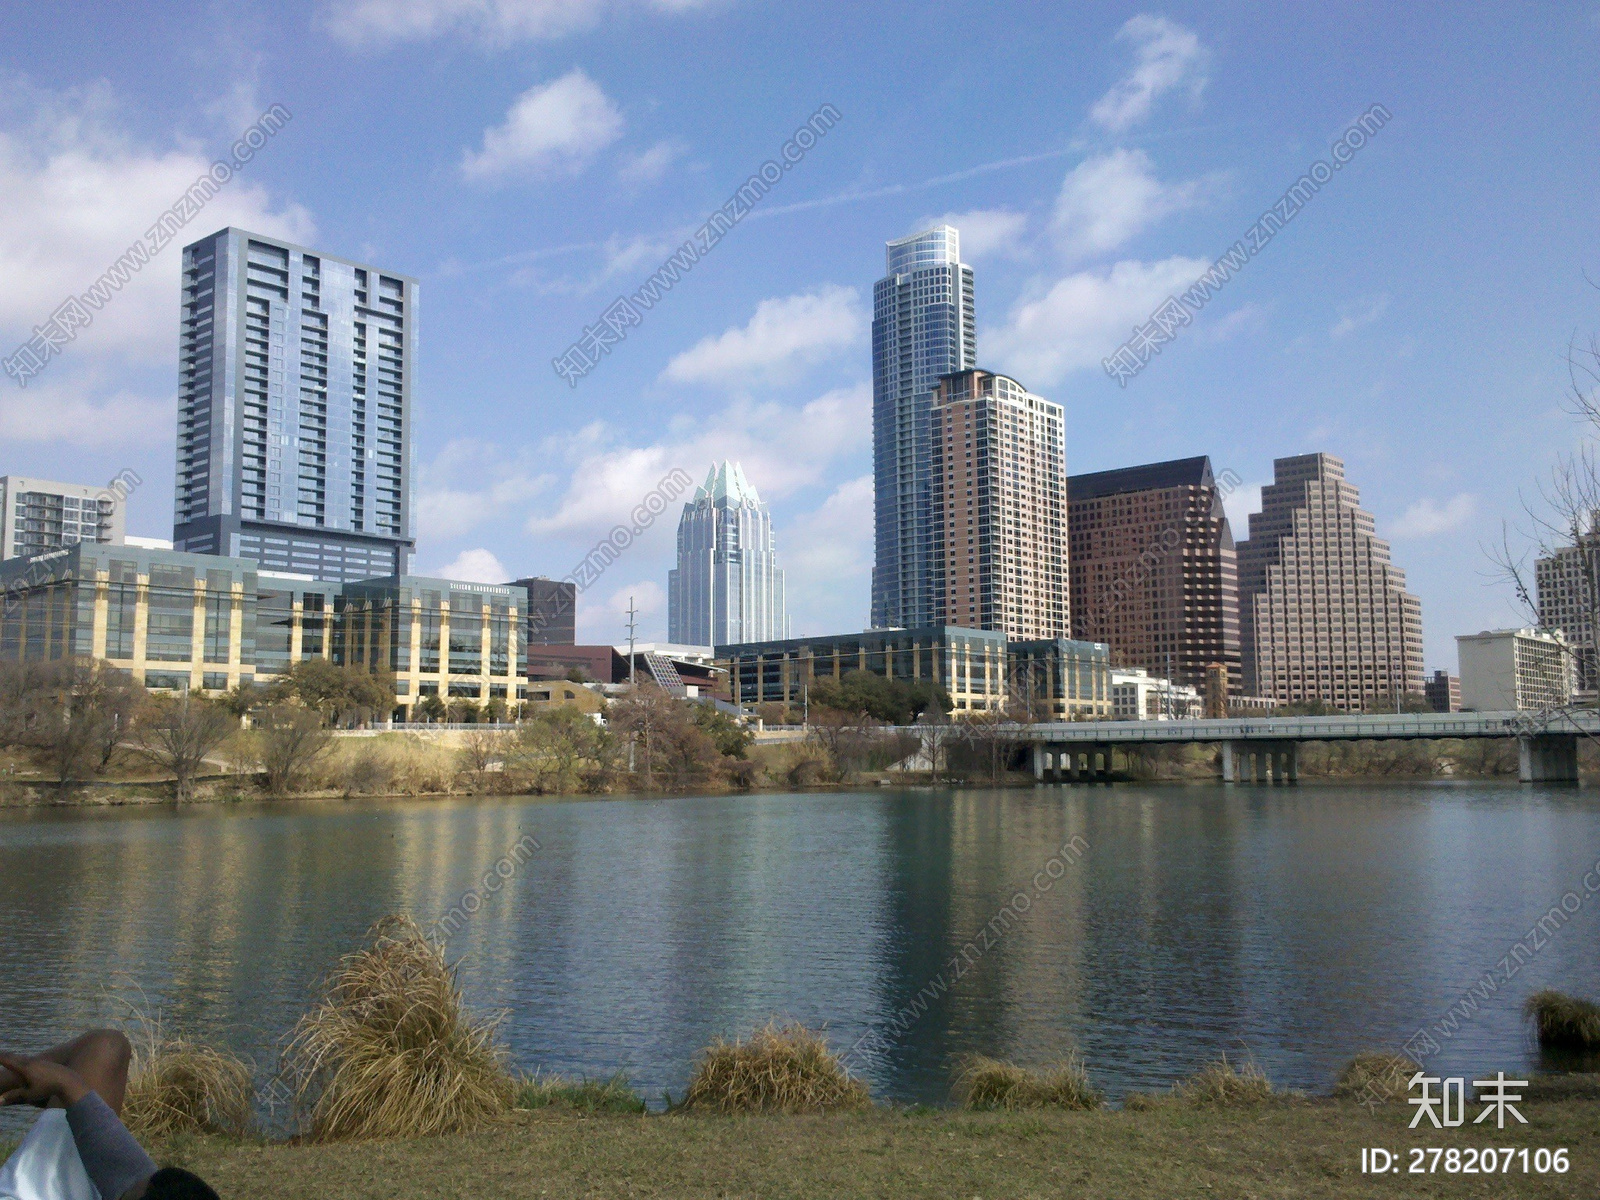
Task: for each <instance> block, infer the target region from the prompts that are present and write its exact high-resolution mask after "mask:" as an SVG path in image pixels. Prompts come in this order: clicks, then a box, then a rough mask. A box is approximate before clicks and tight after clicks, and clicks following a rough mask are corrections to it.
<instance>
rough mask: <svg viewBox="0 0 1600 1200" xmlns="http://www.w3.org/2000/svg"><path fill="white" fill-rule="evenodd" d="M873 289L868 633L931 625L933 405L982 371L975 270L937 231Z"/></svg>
mask: <svg viewBox="0 0 1600 1200" xmlns="http://www.w3.org/2000/svg"><path fill="white" fill-rule="evenodd" d="M886 257H887V268H888V273H887V274H886V275H885V276H884V277H883V278H882V279H880V280H878V282H877V284H876V285H874V287H873V289H872V478H873V488H872V503H873V525H874V532H873V548H874V559H873V568H872V614H871V621H872V626H873V628H875V629H889V628H901V629H909V628H917V627H921V626H924V625H929V624H932V623H933V621H934V616H933V614H934V611H935V607H936V603H935V590H934V584H933V578H932V575H933V572H932V564H933V558H934V555H935V545H934V540H933V539H934V535H935V534H936V533H937V529H936V528H935V527H934V525H933V517H932V507H933V500H932V479H931V474H932V469H933V458H932V456H933V446H932V406H933V389H934V386H935V385H936V384H937V383H938V381H939V378H940V376H942V375H949V374H951V373H953V372H956V371H965V370H968V369H970V368H972V367H974V366H976V365H977V361H978V348H977V332H976V329H975V327H974V323H973V299H972V268H971V267H969V266H967V265H966V264H964V263H963V262H962V261H961V235H960V234H959V233H958V232H957V231H956V230H954V229H952V228H951V227H950V226H948V225H937V226H935V227H934V228H932V229H928V230H924V231H923V232H921V233H916V234H913V235H911V236H910V237H906V238H901V239H900V240H899V241H895V242H890V243H889V244H888V249H887V256H886Z"/></svg>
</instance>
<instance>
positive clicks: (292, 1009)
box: [0, 784, 1600, 1102]
mask: <svg viewBox="0 0 1600 1200" xmlns="http://www.w3.org/2000/svg"><path fill="white" fill-rule="evenodd" d="M525 834H531V835H532V836H533V837H534V838H536V839H537V840H538V842H539V845H540V849H539V850H538V851H537V852H536V853H534V854H533V856H532V858H531V859H529V860H528V861H527V862H525V863H524V864H522V865H521V866H520V867H518V868H517V869H516V871H515V873H514V874H513V876H512V878H511V879H510V880H509V882H507V883H506V884H505V885H504V887H503V888H502V889H501V890H500V891H499V892H498V893H496V894H493V895H491V896H489V897H488V898H487V899H486V900H485V901H484V903H483V904H482V906H481V907H480V908H479V909H478V911H476V912H475V913H474V914H472V915H471V916H470V917H468V918H467V919H466V921H465V923H464V924H463V925H462V926H461V928H460V929H459V931H458V932H456V933H455V934H454V935H453V936H452V937H451V939H450V943H449V950H450V954H451V955H452V957H459V958H460V959H461V964H462V966H461V971H462V980H463V984H464V986H465V988H466V990H467V992H468V994H469V996H470V998H471V1000H472V1001H473V1002H474V1003H475V1004H477V1005H480V1006H483V1007H487V1008H503V1009H505V1010H507V1014H508V1015H507V1018H506V1024H505V1026H504V1031H505V1035H506V1039H507V1041H508V1043H509V1045H510V1047H511V1051H512V1054H513V1056H514V1058H515V1060H516V1062H517V1065H518V1066H519V1067H521V1068H523V1069H527V1070H532V1069H533V1068H535V1067H541V1068H544V1069H546V1070H555V1071H562V1072H584V1073H587V1074H589V1075H609V1074H611V1073H612V1072H615V1071H617V1070H626V1071H628V1072H629V1073H630V1074H631V1075H632V1077H633V1079H634V1080H635V1082H636V1083H637V1084H639V1085H640V1086H642V1087H643V1088H644V1089H646V1090H647V1092H648V1093H649V1094H650V1095H651V1096H653V1097H657V1096H659V1095H660V1093H661V1092H662V1091H663V1090H664V1089H671V1090H672V1091H674V1092H677V1091H679V1090H680V1089H681V1088H682V1087H683V1084H684V1080H685V1078H686V1076H687V1074H688V1070H689V1064H690V1061H691V1059H692V1057H693V1055H694V1052H695V1051H696V1050H697V1049H698V1048H699V1047H701V1046H703V1045H704V1044H705V1043H706V1042H707V1041H708V1040H709V1039H710V1038H711V1037H713V1036H714V1035H718V1034H736V1033H739V1032H741V1031H748V1030H749V1029H750V1028H751V1027H752V1026H753V1025H755V1024H758V1023H760V1022H763V1021H765V1020H766V1019H767V1018H768V1017H769V1016H773V1015H777V1016H780V1017H793V1018H796V1019H799V1020H802V1021H805V1022H807V1023H808V1024H815V1025H824V1024H825V1025H826V1026H827V1027H828V1029H829V1031H830V1036H831V1037H832V1039H833V1041H834V1043H835V1045H836V1046H838V1047H840V1048H848V1047H851V1046H859V1047H860V1048H859V1049H858V1050H856V1051H855V1052H854V1054H853V1062H854V1063H855V1064H856V1065H857V1066H858V1068H859V1069H860V1071H861V1072H862V1073H864V1074H865V1075H866V1076H867V1077H868V1078H869V1079H870V1080H871V1082H872V1084H873V1088H874V1092H875V1093H876V1094H877V1095H879V1096H880V1097H888V1098H894V1099H899V1100H905V1101H912V1100H922V1101H933V1102H937V1101H941V1100H943V1099H944V1098H945V1097H946V1096H947V1094H948V1089H949V1079H950V1064H951V1062H952V1061H953V1060H954V1059H955V1058H956V1057H957V1056H959V1055H960V1054H962V1053H965V1052H969V1051H981V1052H983V1053H986V1054H993V1055H998V1056H1002V1057H1007V1058H1014V1059H1018V1060H1022V1061H1031V1062H1046V1061H1049V1060H1052V1059H1055V1058H1059V1057H1060V1056H1062V1055H1064V1054H1065V1053H1067V1052H1068V1051H1069V1050H1070V1049H1071V1048H1073V1047H1076V1048H1077V1049H1078V1050H1079V1051H1080V1052H1081V1053H1082V1054H1083V1056H1084V1058H1085V1059H1086V1061H1087V1062H1088V1064H1089V1067H1090V1070H1091V1072H1092V1074H1093V1075H1094V1077H1095V1078H1096V1081H1097V1082H1098V1083H1100V1084H1101V1086H1102V1087H1104V1088H1105V1089H1106V1090H1107V1091H1108V1092H1110V1093H1111V1094H1112V1095H1113V1096H1115V1095H1118V1094H1120V1093H1121V1092H1123V1091H1126V1090H1127V1089H1130V1088H1149V1087H1159V1086H1164V1085H1165V1084H1166V1083H1168V1082H1170V1081H1171V1080H1172V1079H1174V1078H1176V1077H1178V1076H1181V1075H1183V1074H1185V1073H1187V1072H1189V1071H1191V1070H1192V1069H1194V1068H1195V1067H1196V1066H1198V1065H1199V1064H1201V1063H1203V1062H1204V1061H1206V1060H1209V1059H1212V1058H1214V1057H1216V1056H1217V1055H1218V1054H1221V1053H1223V1052H1227V1053H1228V1054H1229V1055H1230V1056H1243V1055H1246V1054H1252V1055H1254V1056H1255V1057H1256V1059H1257V1060H1259V1061H1260V1062H1261V1064H1262V1065H1263V1066H1264V1067H1265V1069H1266V1070H1267V1071H1268V1073H1269V1074H1271V1075H1272V1076H1273V1077H1274V1078H1275V1079H1276V1080H1277V1081H1278V1082H1279V1083H1281V1084H1284V1085H1287V1086H1296V1087H1303V1088H1310V1089H1326V1088H1327V1086H1328V1085H1329V1084H1330V1082H1331V1080H1332V1077H1333V1075H1334V1073H1335V1072H1336V1071H1337V1069H1338V1067H1339V1066H1340V1064H1342V1063H1343V1062H1344V1061H1345V1060H1347V1059H1348V1058H1349V1057H1350V1056H1351V1055H1353V1054H1355V1053H1356V1052H1357V1051H1360V1050H1363V1049H1368V1048H1372V1047H1384V1046H1388V1047H1397V1046H1398V1045H1399V1044H1400V1043H1402V1042H1404V1041H1405V1040H1406V1039H1407V1038H1409V1037H1411V1036H1412V1035H1413V1034H1414V1033H1415V1032H1416V1031H1417V1030H1418V1029H1419V1028H1422V1027H1427V1028H1430V1029H1433V1028H1435V1027H1436V1023H1437V1022H1439V1021H1440V1020H1441V1019H1442V1018H1445V1016H1446V1014H1447V1013H1448V1012H1449V1011H1450V1009H1451V1006H1452V1005H1454V1004H1456V1003H1457V1002H1458V1001H1459V1000H1460V999H1461V997H1462V995H1463V993H1465V992H1468V991H1469V989H1471V988H1472V986H1473V985H1474V984H1475V983H1476V984H1479V990H1480V992H1482V993H1483V995H1484V997H1485V998H1483V999H1481V1000H1478V1001H1477V1002H1476V1011H1475V1012H1474V1013H1472V1014H1470V1015H1469V1016H1468V1017H1466V1018H1465V1019H1459V1010H1458V1019H1459V1024H1458V1025H1457V1027H1456V1029H1455V1032H1454V1033H1453V1035H1452V1036H1450V1037H1448V1038H1441V1039H1440V1044H1441V1046H1442V1049H1441V1052H1440V1054H1439V1056H1438V1057H1437V1059H1435V1060H1433V1061H1432V1062H1430V1066H1437V1067H1438V1068H1440V1069H1443V1070H1444V1071H1446V1072H1447V1073H1460V1072H1461V1071H1475V1070H1479V1069H1494V1068H1496V1067H1502V1066H1503V1067H1505V1068H1507V1069H1512V1068H1517V1069H1522V1068H1525V1067H1528V1066H1531V1065H1534V1064H1533V1060H1534V1058H1535V1057H1536V1055H1535V1052H1534V1051H1533V1049H1532V1047H1531V1043H1530V1039H1529V1036H1528V1033H1527V1029H1526V1027H1525V1025H1524V1023H1523V1021H1522V1019H1521V1015H1520V1006H1521V1002H1522V1000H1523V999H1524V998H1525V997H1526V996H1527V995H1528V994H1529V993H1530V992H1532V991H1535V990H1537V989H1538V988H1540V987H1559V988H1562V989H1564V990H1569V991H1574V992H1578V993H1580V994H1585V995H1589V996H1600V955H1597V953H1596V950H1597V947H1600V936H1597V935H1600V895H1589V894H1587V893H1586V892H1585V889H1584V884H1583V878H1584V874H1585V872H1586V871H1588V870H1590V869H1591V868H1592V867H1593V866H1594V864H1595V862H1596V860H1597V858H1600V803H1597V793H1595V792H1592V791H1588V790H1578V789H1572V788H1567V789H1557V788H1550V789H1546V788H1539V787H1527V786H1519V785H1515V784H1508V785H1495V784H1450V785H1390V784H1386V785H1374V786H1366V785H1353V786H1333V785H1326V786H1323V785H1316V784H1307V785H1303V786H1301V787H1298V788H1293V789H1285V788H1271V787H1250V786H1242V787H1235V788H1230V789H1224V788H1222V787H1220V786H1215V787H1212V786H1195V787H1181V786H1169V787H1140V786H1123V785H1118V786H1115V787H1103V786H1102V787H1041V788H1036V789H1031V790H1026V789H1025V790H1011V791H926V790H922V791H890V790H887V789H885V790H880V791H874V792H869V793H855V794H812V795H764V796H733V797H710V798H673V799H599V800H596V799H571V800H539V799H527V798H488V799H481V798H480V799H460V800H447V801H437V800H432V801H383V802H378V801H363V802H350V803H303V804H301V803H296V804H278V805H267V804H259V805H242V806H234V807H223V806H195V807H191V808H186V809H182V810H175V809H170V808H160V809H117V810H109V811H88V810H73V809H55V810H13V811H9V812H5V813H0V883H3V893H4V912H5V919H4V921H3V923H0V1045H9V1046H15V1047H19V1048H20V1047H28V1046H31V1045H34V1044H37V1043H39V1042H41V1041H43V1040H45V1039H53V1038H55V1037H57V1036H58V1035H61V1034H64V1033H66V1032H67V1031H70V1030H73V1029H76V1028H78V1027H81V1026H82V1025H84V1024H86V1023H88V1022H90V1021H94V1020H101V1019H105V1018H106V1017H107V1016H109V1015H114V1014H115V1013H116V1012H117V1011H118V1006H119V1005H121V1004H122V1003H124V1002H125V1001H126V1000H128V999H129V998H130V997H132V998H135V999H137V1000H138V1002H139V1003H140V1004H141V1005H142V1006H143V1007H144V1008H145V1009H146V1010H147V1011H159V1012H160V1013H161V1014H162V1015H163V1017H164V1020H165V1022H166V1024H167V1025H168V1027H169V1028H175V1029H181V1030H182V1031H184V1032H187V1033H190V1034H193V1035H197V1036H201V1037H205V1038H215V1039H218V1040H226V1041H228V1042H230V1043H232V1044H233V1045H234V1046H235V1047H237V1048H238V1049H239V1050H241V1051H243V1052H245V1053H246V1054H248V1055H249V1056H250V1057H251V1058H252V1059H253V1060H254V1061H255V1062H256V1063H257V1064H258V1065H259V1066H261V1067H262V1068H263V1069H265V1068H267V1067H269V1066H270V1065H271V1063H272V1060H273V1054H274V1047H275V1046H276V1044H277V1043H278V1041H279V1039H280V1038H281V1037H282V1035H283V1034H284V1032H285V1031H286V1030H287V1029H288V1028H289V1027H290V1025H292V1024H293V1022H294V1020H295V1018H296V1017H297V1016H298V1015H299V1013H300V1012H302V1011H303V1010H304V1009H305V1007H306V1006H307V1004H308V1000H309V997H310V994H311V990H312V987H313V985H314V983H315V982H316V980H317V978H318V977H319V976H320V975H321V974H322V973H324V972H325V971H326V970H327V969H328V967H329V966H330V965H331V964H332V963H333V962H334V960H335V959H336V958H337V957H338V956H339V955H340V954H341V953H343V952H345V951H347V950H349V949H350V948H351V947H352V946H353V945H354V944H355V943H356V942H357V941H358V940H359V938H360V936H361V933H362V931H363V930H364V929H365V928H366V927H367V925H368V924H369V923H370V922H371V921H373V920H374V919H375V918H377V917H379V916H381V915H383V914H385V913H389V912H394V911H407V912H411V913H413V914H415V915H416V916H417V917H418V918H419V919H421V920H423V921H424V922H425V923H426V922H427V921H430V920H432V919H433V918H435V917H437V916H438V915H440V914H442V913H444V912H445V911H447V910H449V909H450V908H451V907H452V906H454V905H455V904H456V903H457V902H458V901H459V899H460V898H461V896H462V895H463V893H464V892H466V891H467V890H468V889H470V888H473V887H475V886H477V884H478V881H479V880H480V879H481V878H482V876H483V875H484V873H485V872H486V871H489V870H491V869H492V867H493V865H494V864H495V862H496V861H497V860H499V859H500V858H501V857H502V856H503V855H505V854H506V853H507V851H508V850H509V849H510V848H511V847H512V846H513V845H514V844H515V843H516V842H517V841H518V839H519V838H521V837H523V836H524V835H525ZM1073 838H1081V839H1082V841H1081V842H1080V843H1076V844H1077V845H1080V846H1086V849H1084V851H1083V853H1082V857H1081V858H1079V859H1078V860H1077V861H1076V862H1073V863H1071V864H1070V865H1068V866H1067V868H1066V870H1065V872H1064V873H1063V874H1062V875H1061V878H1060V880H1059V881H1058V882H1055V883H1054V884H1050V883H1049V877H1048V876H1041V875H1039V872H1040V871H1041V869H1042V868H1043V867H1044V866H1045V865H1046V864H1047V863H1048V861H1049V860H1050V858H1051V856H1052V853H1053V852H1054V851H1055V850H1056V849H1057V848H1058V847H1060V846H1061V845H1063V844H1064V843H1067V842H1068V841H1070V840H1071V839H1073ZM1036 877H1037V878H1038V881H1039V883H1042V884H1048V885H1049V886H1048V890H1047V891H1043V892H1041V891H1039V890H1038V885H1036V883H1035V879H1036ZM1597 879H1600V876H1595V875H1593V874H1591V875H1590V880H1591V881H1595V880H1597ZM1018 893H1021V894H1022V895H1023V897H1024V898H1025V900H1026V906H1025V911H1024V903H1023V901H1022V900H1018V899H1015V897H1017V895H1018ZM1569 893H1570V894H1574V895H1575V897H1576V898H1577V899H1578V901H1579V903H1578V906H1577V910H1576V912H1575V914H1574V915H1572V916H1570V918H1568V917H1565V914H1563V917H1564V920H1563V921H1562V923H1561V925H1560V928H1559V929H1558V930H1557V931H1556V932H1555V933H1554V934H1552V935H1550V936H1549V937H1548V938H1544V939H1540V940H1541V941H1542V942H1543V944H1542V946H1541V948H1539V949H1538V950H1537V951H1536V952H1535V953H1534V954H1533V956H1532V958H1531V960H1530V961H1528V962H1527V963H1526V964H1525V965H1523V966H1521V967H1520V968H1517V969H1516V970H1515V973H1514V974H1512V975H1511V977H1510V978H1509V979H1507V978H1506V973H1507V969H1508V967H1507V964H1503V963H1502V960H1505V959H1507V956H1508V955H1511V954H1512V952H1513V947H1514V946H1515V945H1516V944H1517V943H1518V942H1519V941H1520V942H1522V943H1524V945H1525V946H1526V945H1529V944H1530V939H1529V938H1528V934H1529V931H1530V929H1531V928H1532V927H1533V926H1534V925H1535V923H1536V921H1537V920H1538V919H1539V917H1541V916H1543V915H1545V914H1547V913H1548V912H1549V910H1550V909H1551V908H1552V907H1553V906H1557V907H1558V906H1559V905H1560V904H1561V902H1562V898H1563V896H1565V895H1568V894H1569ZM1572 903H1573V901H1572V900H1570V899H1569V901H1568V904H1569V906H1570V905H1571V904H1572ZM1007 906H1009V911H1008V912H1007V913H1006V914H1005V915H1003V916H998V917H997V914H1000V913H1001V912H1002V909H1004V908H1006V907H1007ZM1019 914H1020V915H1019ZM984 930H988V933H987V934H985V933H984V932H983V931H984ZM964 946H965V947H967V950H966V962H967V963H969V964H970V965H962V966H961V967H960V968H959V978H957V974H958V972H957V970H956V969H952V967H951V966H950V964H951V961H952V959H954V958H956V957H957V956H958V955H960V954H961V951H962V948H963V947H964ZM1511 965H1514V959H1513V960H1511ZM1486 972H1488V973H1492V979H1493V981H1494V985H1495V986H1494V990H1492V991H1491V990H1489V989H1488V988H1487V987H1486V986H1485V985H1484V984H1483V983H1482V980H1483V979H1484V976H1485V973H1486ZM919 995H920V996H921V997H922V999H921V1001H918V1000H917V999H916V998H917V997H918V996H919ZM908 1005H909V1006H910V1008H909V1009H908ZM872 1035H876V1036H872ZM863 1039H865V1040H863Z"/></svg>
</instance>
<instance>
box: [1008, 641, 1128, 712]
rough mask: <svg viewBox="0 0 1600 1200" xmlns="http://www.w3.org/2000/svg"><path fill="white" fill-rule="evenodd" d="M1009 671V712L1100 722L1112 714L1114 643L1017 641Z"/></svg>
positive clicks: (1010, 648)
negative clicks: (1112, 659)
mask: <svg viewBox="0 0 1600 1200" xmlns="http://www.w3.org/2000/svg"><path fill="white" fill-rule="evenodd" d="M1006 673H1007V675H1008V677H1009V678H1010V680H1011V689H1010V697H1009V703H1008V704H1007V706H1006V711H1007V714H1008V715H1009V716H1011V717H1013V718H1015V719H1016V720H1018V721H1027V722H1030V723H1031V722H1035V721H1100V720H1104V719H1106V718H1107V717H1109V716H1110V715H1111V647H1110V646H1108V645H1106V644H1105V643H1104V642H1084V641H1076V640H1073V639H1071V638H1051V639H1043V640H1036V641H1025V642H1011V643H1009V644H1008V645H1007V647H1006Z"/></svg>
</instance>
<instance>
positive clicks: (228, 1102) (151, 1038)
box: [122, 1026, 251, 1138]
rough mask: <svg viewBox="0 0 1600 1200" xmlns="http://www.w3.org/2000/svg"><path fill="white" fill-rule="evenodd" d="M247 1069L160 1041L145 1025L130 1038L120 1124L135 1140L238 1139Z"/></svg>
mask: <svg viewBox="0 0 1600 1200" xmlns="http://www.w3.org/2000/svg"><path fill="white" fill-rule="evenodd" d="M250 1079H251V1071H250V1067H249V1066H248V1065H247V1064H246V1063H245V1062H244V1061H243V1060H242V1059H240V1058H238V1057H236V1056H235V1055H233V1054H231V1053H229V1052H228V1051H226V1050H218V1049H214V1048H213V1047H211V1046H203V1045H200V1044H198V1043H196V1042H191V1041H187V1040H185V1039H183V1038H163V1037H162V1036H161V1034H160V1030H159V1029H158V1028H156V1027H154V1026H147V1028H146V1032H145V1033H144V1035H143V1036H141V1037H138V1038H135V1039H134V1045H133V1062H132V1064H131V1065H130V1067H129V1070H128V1091H127V1096H126V1098H125V1099H124V1101H123V1108H122V1120H123V1123H124V1124H126V1125H127V1126H128V1128H129V1129H130V1130H132V1131H133V1132H134V1133H136V1134H138V1135H140V1136H141V1137H147V1138H149V1137H171V1136H172V1135H174V1134H181V1133H225V1134H232V1135H234V1136H236V1137H237V1136H239V1135H241V1134H243V1133H244V1131H245V1127H246V1125H248V1124H249V1121H250V1096H251V1086H250Z"/></svg>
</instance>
